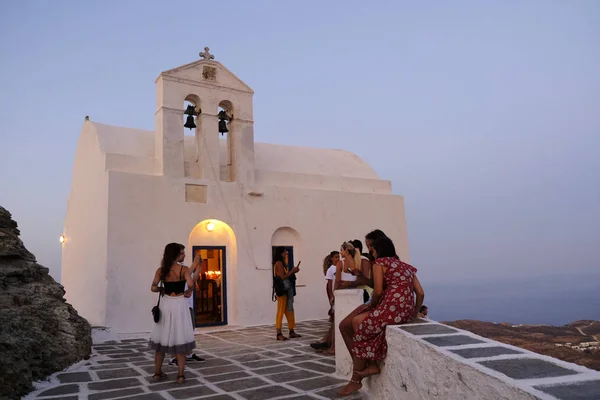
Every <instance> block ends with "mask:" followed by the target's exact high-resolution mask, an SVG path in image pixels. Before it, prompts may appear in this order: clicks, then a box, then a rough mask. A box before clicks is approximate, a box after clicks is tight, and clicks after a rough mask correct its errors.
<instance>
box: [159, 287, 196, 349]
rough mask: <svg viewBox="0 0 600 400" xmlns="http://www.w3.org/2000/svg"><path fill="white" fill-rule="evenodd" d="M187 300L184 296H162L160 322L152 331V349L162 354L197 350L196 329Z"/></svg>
mask: <svg viewBox="0 0 600 400" xmlns="http://www.w3.org/2000/svg"><path fill="white" fill-rule="evenodd" d="M186 300H187V299H186V298H185V297H183V296H177V297H173V296H162V298H161V299H160V320H159V321H158V322H157V323H155V324H154V328H153V329H152V334H151V335H150V343H149V347H150V349H152V350H156V351H158V352H160V353H169V354H182V353H183V354H188V353H189V352H190V351H192V349H194V348H196V341H195V340H194V327H193V326H192V320H191V318H190V309H189V307H188V304H187V301H186Z"/></svg>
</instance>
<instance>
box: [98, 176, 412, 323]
mask: <svg viewBox="0 0 600 400" xmlns="http://www.w3.org/2000/svg"><path fill="white" fill-rule="evenodd" d="M207 184H208V185H209V187H208V202H207V203H206V204H199V203H186V202H185V200H184V189H183V188H184V181H180V182H174V181H172V180H169V179H166V178H164V177H160V176H143V175H136V174H127V173H122V172H114V171H111V172H110V191H109V209H110V214H109V236H108V266H109V267H108V270H109V277H110V284H109V290H108V305H107V312H108V315H109V317H108V325H109V326H111V327H114V328H115V329H117V330H118V331H122V332H131V331H146V330H149V329H150V328H151V324H152V321H151V318H150V317H149V314H148V312H149V311H148V310H149V308H148V305H151V304H152V302H153V299H154V296H155V295H154V294H153V293H151V292H150V284H151V280H152V277H153V273H154V270H155V269H156V268H157V267H158V265H159V262H160V257H161V255H162V253H161V252H162V250H163V249H164V246H165V244H166V243H169V242H173V241H175V242H180V243H184V244H186V245H187V246H188V249H189V250H190V251H191V247H192V246H194V245H227V244H228V241H229V242H231V241H230V240H229V239H227V240H225V239H222V240H218V239H215V238H214V236H217V235H218V234H217V232H212V233H211V232H207V231H205V230H204V231H203V230H202V229H200V230H199V231H200V233H198V234H197V235H196V234H194V235H192V236H191V237H190V233H191V232H192V230H193V229H194V227H195V226H196V224H198V223H200V222H201V221H204V220H206V219H216V220H220V221H223V222H225V223H226V224H228V225H229V226H230V227H231V228H232V229H233V232H234V233H235V241H236V244H235V246H228V248H227V285H228V291H227V292H228V305H229V307H230V308H229V310H228V314H229V323H230V324H233V325H243V326H246V325H256V324H267V323H272V322H273V321H274V314H275V304H274V303H272V302H271V292H272V290H271V283H272V280H271V249H272V247H271V246H272V245H273V244H274V243H275V244H276V245H282V244H287V245H294V246H295V250H294V253H295V254H294V258H295V260H296V262H297V261H300V260H302V267H301V272H300V273H299V274H298V281H297V284H298V285H306V286H305V287H300V288H298V290H297V292H298V296H297V298H296V301H295V308H296V314H297V319H298V320H299V321H301V320H308V319H318V318H321V317H322V316H323V315H326V313H327V300H326V298H325V297H326V296H325V293H324V291H323V272H322V265H321V263H322V260H323V257H324V256H325V255H326V254H327V253H329V252H330V251H331V250H337V249H339V246H340V245H341V244H342V242H343V241H345V240H349V239H353V238H360V239H363V238H364V235H365V234H366V233H367V232H369V231H370V230H372V229H374V228H376V227H377V228H380V229H383V230H384V231H385V232H386V233H388V234H389V235H390V236H391V237H392V238H394V239H395V241H396V243H397V244H398V251H399V254H401V255H402V256H403V258H404V259H407V258H408V251H407V243H406V230H405V222H404V207H403V201H402V198H401V197H398V196H390V195H373V194H365V193H345V192H336V191H328V192H322V191H319V190H306V189H298V188H283V187H261V190H262V191H263V192H264V195H263V196H262V197H258V198H255V197H250V196H247V195H246V193H247V191H245V190H244V188H242V187H239V186H238V185H236V184H235V183H223V184H220V186H221V187H220V189H219V188H218V187H217V185H216V184H214V183H213V184H211V183H207ZM242 204H243V205H242ZM356 210H361V211H360V212H359V213H358V215H356V216H355V214H356ZM381 210H385V213H384V214H381ZM282 227H293V229H294V230H295V231H296V232H297V233H298V237H297V238H292V237H291V236H290V238H289V239H288V238H287V237H288V236H289V235H288V236H286V235H276V236H275V238H276V239H277V240H275V241H274V240H273V239H274V233H275V232H276V231H277V230H278V229H279V228H282ZM188 238H189V240H188ZM232 247H236V248H235V249H234V248H232ZM188 256H191V253H188ZM188 262H191V261H190V259H188ZM150 308H151V307H150Z"/></svg>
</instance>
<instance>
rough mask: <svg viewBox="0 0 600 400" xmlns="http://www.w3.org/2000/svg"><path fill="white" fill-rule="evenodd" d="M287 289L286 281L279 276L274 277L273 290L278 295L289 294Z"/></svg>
mask: <svg viewBox="0 0 600 400" xmlns="http://www.w3.org/2000/svg"><path fill="white" fill-rule="evenodd" d="M287 291H288V290H287V289H286V287H285V282H284V281H283V279H281V278H280V277H278V276H274V277H273V292H274V293H275V294H276V295H277V296H284V295H286V294H287Z"/></svg>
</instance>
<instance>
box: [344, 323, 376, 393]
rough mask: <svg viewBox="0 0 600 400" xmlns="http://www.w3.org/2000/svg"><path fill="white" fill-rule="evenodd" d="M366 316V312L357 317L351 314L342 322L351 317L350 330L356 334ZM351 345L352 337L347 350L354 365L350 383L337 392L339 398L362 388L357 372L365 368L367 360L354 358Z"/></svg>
mask: <svg viewBox="0 0 600 400" xmlns="http://www.w3.org/2000/svg"><path fill="white" fill-rule="evenodd" d="M368 315H369V313H368V312H363V313H361V314H358V315H352V314H351V315H349V316H348V317H346V318H344V320H346V319H348V318H349V317H352V318H351V320H350V328H351V329H352V332H356V331H357V330H358V327H359V326H360V324H362V322H363V321H364V320H365V318H367V316H368ZM342 322H343V321H342ZM346 329H347V328H346ZM341 330H342V323H340V331H341ZM342 336H343V335H342ZM344 341H346V338H344ZM352 343H353V340H352V336H350V347H349V349H350V354H352V361H353V363H354V366H353V368H352V377H351V378H350V382H348V384H347V385H346V386H344V388H343V389H342V390H341V391H340V392H339V394H340V395H341V396H348V395H350V394H352V393H354V392H356V391H358V390H360V388H361V387H362V383H361V381H362V379H363V377H362V376H361V375H360V374H359V372H360V371H362V370H364V369H365V368H366V366H367V360H363V359H360V358H358V357H356V355H355V354H354V353H353V352H352V350H351V349H352ZM346 346H348V342H346Z"/></svg>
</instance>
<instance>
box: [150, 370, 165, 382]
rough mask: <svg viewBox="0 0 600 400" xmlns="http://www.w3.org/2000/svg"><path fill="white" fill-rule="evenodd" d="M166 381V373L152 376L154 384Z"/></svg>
mask: <svg viewBox="0 0 600 400" xmlns="http://www.w3.org/2000/svg"><path fill="white" fill-rule="evenodd" d="M165 379H167V374H165V373H164V372H161V373H160V374H154V375H152V380H153V381H154V382H160V381H164V380H165Z"/></svg>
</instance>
